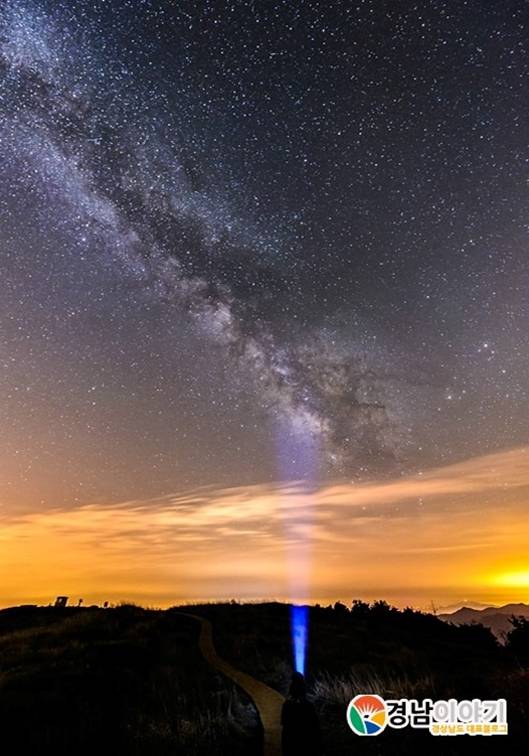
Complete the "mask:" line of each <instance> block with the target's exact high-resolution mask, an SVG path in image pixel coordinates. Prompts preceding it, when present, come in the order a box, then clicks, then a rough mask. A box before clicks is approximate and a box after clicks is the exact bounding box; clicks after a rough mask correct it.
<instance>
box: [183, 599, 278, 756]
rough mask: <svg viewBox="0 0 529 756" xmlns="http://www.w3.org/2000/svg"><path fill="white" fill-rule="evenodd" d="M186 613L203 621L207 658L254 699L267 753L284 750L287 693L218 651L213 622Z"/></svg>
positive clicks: (203, 648)
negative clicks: (274, 687) (282, 719)
mask: <svg viewBox="0 0 529 756" xmlns="http://www.w3.org/2000/svg"><path fill="white" fill-rule="evenodd" d="M181 614H183V615H184V616H186V617H192V618H193V619H195V620H196V621H197V622H200V636H199V639H198V645H199V648H200V651H201V652H202V656H203V657H204V659H205V660H206V661H207V662H209V663H210V664H211V666H212V667H214V668H215V669H217V670H218V671H219V672H222V674H223V675H226V677H229V678H230V680H233V682H234V683H236V684H237V685H238V686H239V687H240V688H242V689H243V690H244V691H245V692H246V693H247V694H248V695H249V696H250V698H251V699H252V700H253V702H254V704H255V707H256V709H257V712H258V714H259V717H260V719H261V723H262V725H263V734H264V748H263V756H280V754H281V707H282V705H283V701H284V700H285V699H284V698H283V696H282V695H281V694H280V693H278V692H277V690H274V689H273V688H270V687H269V686H268V685H265V683H262V682H260V681H259V680H256V679H255V677H252V676H251V675H248V674H247V673H246V672H241V670H239V669H237V668H236V667H232V665H231V664H229V663H228V662H227V661H225V660H224V659H222V658H221V657H220V656H219V655H218V654H217V652H216V651H215V645H214V643H213V631H212V627H211V622H210V621H209V620H207V619H205V618H204V617H200V616H198V615H197V614H187V613H184V612H181Z"/></svg>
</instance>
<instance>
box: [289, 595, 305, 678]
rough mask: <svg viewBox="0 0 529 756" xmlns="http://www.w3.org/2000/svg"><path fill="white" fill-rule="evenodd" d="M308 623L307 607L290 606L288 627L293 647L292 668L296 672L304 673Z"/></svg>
mask: <svg viewBox="0 0 529 756" xmlns="http://www.w3.org/2000/svg"><path fill="white" fill-rule="evenodd" d="M308 624H309V609H308V607H307V606H292V607H291V608H290V629H291V633H292V645H293V648H294V668H295V670H296V672H300V673H301V674H302V675H304V674H305V663H306V656H307V635H308Z"/></svg>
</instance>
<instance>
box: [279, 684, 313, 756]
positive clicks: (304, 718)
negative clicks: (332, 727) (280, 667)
mask: <svg viewBox="0 0 529 756" xmlns="http://www.w3.org/2000/svg"><path fill="white" fill-rule="evenodd" d="M281 725H282V728H283V729H282V735H281V745H282V752H283V756H321V733H320V725H319V722H318V715H317V714H316V709H315V708H314V704H312V703H311V702H310V701H307V694H306V690H305V678H304V677H303V675H302V674H301V673H300V672H294V674H293V675H292V682H291V683H290V690H289V693H288V698H287V699H286V701H285V702H284V704H283V708H282V709H281Z"/></svg>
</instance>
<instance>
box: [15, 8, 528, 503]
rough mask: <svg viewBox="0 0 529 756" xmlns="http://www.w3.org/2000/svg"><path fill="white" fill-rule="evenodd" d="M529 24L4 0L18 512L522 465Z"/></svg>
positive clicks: (375, 13) (414, 12) (424, 12)
mask: <svg viewBox="0 0 529 756" xmlns="http://www.w3.org/2000/svg"><path fill="white" fill-rule="evenodd" d="M528 22H529V7H528V5H527V4H526V3H525V2H513V1H511V0H508V1H507V2H504V3H501V5H500V4H492V3H491V4H485V5H484V4H483V3H481V2H477V0H476V1H472V0H471V1H469V2H462V3H459V4H457V7H455V6H454V4H453V3H449V2H441V3H439V2H425V3H421V4H417V3H412V2H409V3H402V4H399V5H398V7H397V6H388V5H387V4H381V3H379V2H370V1H367V2H359V3H345V2H325V3H317V2H311V3H301V2H299V3H297V2H294V3H286V2H285V3H284V2H279V3H273V4H272V3H264V2H263V3H259V2H254V3H245V2H232V3H228V2H204V3H199V4H197V3H193V2H183V3H179V4H178V6H177V7H176V6H173V5H172V4H170V3H164V2H154V1H153V2H143V1H141V0H137V1H136V2H134V1H132V0H129V1H128V2H127V1H125V0H120V1H118V2H113V3H106V2H102V1H101V2H98V1H96V2H90V3H88V2H84V0H81V1H80V2H77V3H75V4H72V3H64V2H46V1H44V0H33V1H31V0H26V1H24V2H19V1H18V0H12V1H11V0H8V1H7V2H5V3H4V4H3V5H2V7H1V9H0V171H1V182H0V220H1V224H0V246H1V259H0V264H1V266H2V269H1V279H0V280H1V286H2V296H1V297H0V315H1V333H0V350H1V351H0V358H1V366H2V373H1V377H0V381H1V384H0V387H1V397H2V401H1V422H2V427H3V428H5V433H3V434H2V435H3V439H2V441H1V444H2V453H3V456H4V458H5V459H6V468H5V469H6V471H7V474H6V477H5V480H4V482H3V484H2V496H3V498H4V499H5V500H6V501H13V502H15V503H21V502H25V503H28V502H35V501H43V502H45V503H50V502H53V501H58V500H63V499H64V500H70V501H86V500H91V499H94V498H95V499H97V498H105V497H106V498H110V499H119V498H123V497H125V496H128V495H130V494H131V491H133V492H134V496H139V495H142V494H145V495H158V494H163V493H164V492H165V491H172V490H175V489H177V488H178V487H181V486H187V485H200V484H205V483H213V482H221V483H223V484H238V483H242V482H255V481H261V480H266V479H277V478H278V477H280V478H288V477H292V478H297V477H310V478H316V479H318V478H322V479H323V478H326V477H338V478H354V479H357V478H369V477H370V476H373V475H386V474H392V475H393V474H395V473H404V472H409V471H414V470H417V469H422V468H426V467H428V466H432V465H439V464H442V463H445V462H450V461H456V460H458V459H462V458H465V457H469V456H472V455H477V454H481V453H485V452H488V451H494V450H496V449H501V448H505V447H507V446H514V445H516V444H518V443H525V442H526V441H527V430H526V429H527V421H528V419H529V418H528V410H527V406H528V405H527V385H526V384H527V382H526V380H525V375H526V374H527V369H528V368H529V346H528V343H527V338H526V335H525V334H526V333H527V329H528V327H529V312H528V308H527V297H526V291H527V285H528V283H529V281H528V268H529V262H528V260H529V258H528V257H527V241H528V234H529V216H528V209H527V207H528V206H527V186H528V179H529V174H528V167H529V153H528V142H527V133H528V131H527V127H528V123H527V120H528V115H529V113H528V110H529V106H528V105H527V104H526V103H527V98H525V97H524V96H523V93H524V92H525V90H526V85H527V80H528V73H529V72H528V60H529V58H528V56H527V50H526V48H527V28H528ZM278 439H279V441H278ZM307 449H310V455H308V456H310V459H311V469H310V470H307V469H305V467H306V459H307V458H308V456H307Z"/></svg>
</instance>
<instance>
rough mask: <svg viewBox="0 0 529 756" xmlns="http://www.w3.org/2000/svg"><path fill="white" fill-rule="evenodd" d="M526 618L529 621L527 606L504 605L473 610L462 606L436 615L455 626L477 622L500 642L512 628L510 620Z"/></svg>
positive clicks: (528, 608)
mask: <svg viewBox="0 0 529 756" xmlns="http://www.w3.org/2000/svg"><path fill="white" fill-rule="evenodd" d="M513 615H514V616H515V617H526V618H527V619H529V604H523V603H520V604H505V605H504V606H487V607H485V608H484V609H474V608H472V607H469V606H463V607H461V609H458V610H457V611H455V612H452V613H444V614H438V615H437V616H438V617H439V619H441V620H443V621H444V622H452V623H453V624H455V625H463V624H467V623H471V622H479V623H480V624H481V625H484V626H485V627H488V628H490V629H491V630H492V632H493V633H494V635H495V636H496V637H497V638H499V639H500V640H501V639H502V638H503V637H504V636H505V634H506V633H508V632H509V630H511V628H512V624H511V622H510V618H511V617H512V616H513Z"/></svg>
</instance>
